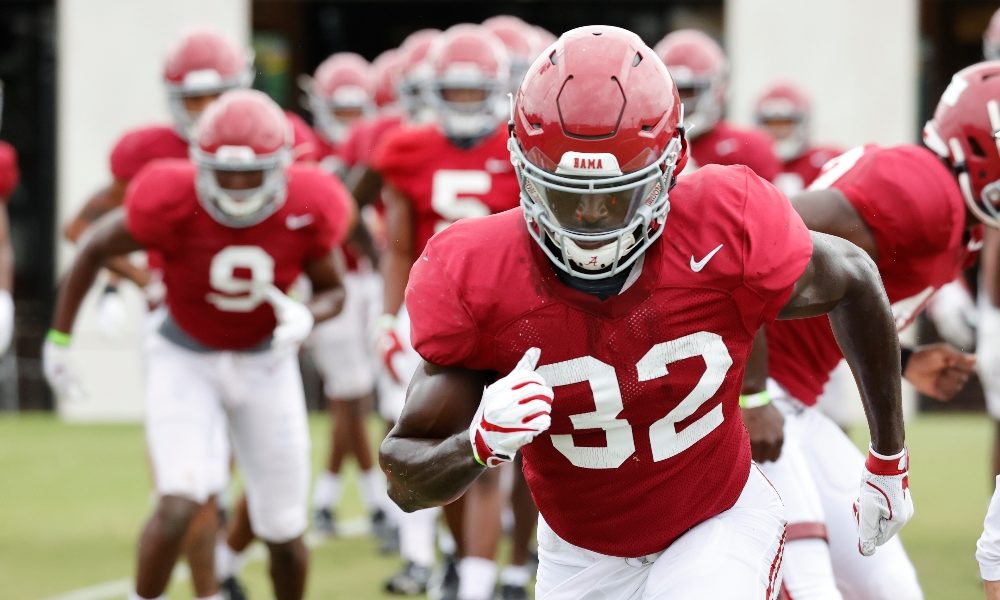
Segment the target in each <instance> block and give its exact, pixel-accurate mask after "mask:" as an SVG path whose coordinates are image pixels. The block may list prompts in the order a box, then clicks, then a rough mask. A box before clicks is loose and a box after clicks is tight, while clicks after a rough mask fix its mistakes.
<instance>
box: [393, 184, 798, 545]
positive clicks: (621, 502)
mask: <svg viewBox="0 0 1000 600" xmlns="http://www.w3.org/2000/svg"><path fill="white" fill-rule="evenodd" d="M670 203H671V208H670V213H669V216H668V218H667V221H666V230H665V231H664V233H663V236H662V237H661V238H660V239H659V240H658V241H657V242H656V243H655V244H653V246H652V247H650V248H649V249H648V250H647V251H646V253H645V255H644V257H643V258H642V259H640V262H639V263H637V265H638V266H637V267H635V272H634V273H633V276H634V275H635V274H636V273H637V274H638V276H637V278H635V279H634V281H633V282H632V283H631V284H630V285H629V284H627V285H626V287H625V289H624V290H623V291H622V292H621V293H620V294H618V295H616V296H613V297H611V298H609V299H608V300H605V301H602V300H600V299H599V298H597V297H596V296H592V295H588V294H585V293H582V292H579V291H577V290H575V289H572V288H570V287H569V286H567V285H565V284H563V283H562V282H561V280H560V279H559V278H558V277H557V276H556V274H555V271H554V268H553V267H552V266H551V265H550V264H549V262H548V261H547V260H546V258H545V256H544V254H543V253H542V251H541V249H540V248H539V247H538V246H537V244H536V243H535V242H534V241H533V240H532V239H531V238H530V237H529V236H528V232H527V231H526V227H525V224H524V217H523V215H522V212H521V210H520V209H514V210H511V211H507V212H504V213H501V214H499V215H495V216H492V217H486V218H483V219H473V220H468V221H463V222H460V223H456V224H455V225H453V226H452V227H450V228H449V229H448V230H446V231H444V232H443V233H441V234H439V235H438V236H436V237H435V238H434V239H432V240H431V241H430V243H429V244H428V245H427V248H426V249H425V250H424V253H423V255H422V256H421V257H420V258H419V259H418V260H417V262H416V264H415V265H414V267H413V270H412V272H411V274H410V283H409V287H408V289H407V294H406V306H407V309H408V310H409V314H410V318H411V333H412V340H413V347H414V348H415V349H416V350H417V352H418V353H419V354H420V355H421V356H422V357H423V358H424V359H425V360H428V361H430V362H433V363H436V364H440V365H448V366H459V367H464V368H467V369H474V370H488V371H495V372H497V373H499V374H505V373H507V372H509V371H510V370H511V369H512V368H513V367H514V365H515V364H516V363H517V361H518V359H519V358H520V357H521V356H522V355H523V354H524V352H525V351H526V350H528V349H529V348H531V347H533V346H537V347H538V348H540V349H541V358H540V361H539V367H538V372H539V373H540V374H541V375H542V376H543V377H544V379H545V381H546V382H547V383H548V385H550V386H552V387H553V389H554V391H555V399H554V401H553V404H552V426H551V428H550V429H549V430H548V431H547V432H546V433H544V434H542V435H540V436H538V437H537V438H536V439H535V440H534V441H533V442H532V443H530V444H528V445H527V446H525V447H524V448H523V449H522V450H523V454H524V472H525V476H526V479H527V482H528V485H529V487H530V489H531V492H532V495H533V496H534V498H535V502H536V504H537V505H538V508H539V510H540V511H541V513H542V515H543V516H544V517H545V520H546V522H548V524H549V525H550V526H551V527H552V529H553V530H554V531H555V532H556V533H557V534H559V535H560V536H561V537H562V538H563V539H565V540H567V541H569V542H571V543H573V544H576V545H578V546H581V547H583V548H587V549H590V550H593V551H596V552H600V553H603V554H608V555H612V556H625V557H629V556H642V555H645V554H650V553H654V552H659V551H661V550H663V549H664V548H666V547H667V546H669V545H670V544H671V543H672V542H673V541H674V540H675V539H677V538H678V537H679V536H681V535H682V534H683V533H684V532H685V531H687V530H688V529H690V528H691V527H693V526H694V525H696V524H698V523H700V522H701V521H704V520H705V519H707V518H710V517H712V516H714V515H717V514H719V513H721V512H723V511H725V510H727V509H729V508H730V507H732V506H733V504H734V503H735V502H736V500H737V499H738V497H739V495H740V493H741V491H742V490H743V487H744V485H745V484H746V481H747V477H748V474H749V469H750V446H749V441H748V438H747V433H746V429H745V428H744V427H743V423H742V421H741V419H740V413H739V405H738V404H739V402H738V398H739V393H740V390H741V387H742V380H743V371H744V365H745V362H746V358H747V355H748V354H749V351H750V346H751V343H752V340H753V337H754V332H756V331H757V329H758V328H759V327H760V326H761V325H762V324H765V323H767V322H769V321H771V320H773V319H774V318H775V316H776V315H777V313H778V311H779V310H780V309H781V307H782V306H783V305H784V304H785V302H787V299H788V298H789V297H790V295H791V290H792V288H793V286H794V284H795V281H796V280H797V279H798V278H799V276H800V275H801V274H802V273H803V271H804V270H805V267H806V265H807V264H808V262H809V260H810V257H811V254H812V242H811V238H810V236H809V232H808V231H807V230H806V228H805V226H804V225H803V224H802V221H801V220H800V219H799V218H798V215H796V214H795V212H794V211H793V210H792V208H791V206H790V205H789V203H788V201H787V200H786V199H785V197H784V196H783V195H781V194H780V192H778V191H777V190H776V189H775V188H774V187H772V186H771V185H770V184H768V183H766V182H765V181H763V180H762V179H760V178H758V177H757V176H755V175H754V174H753V172H752V171H750V170H749V169H748V168H746V167H744V166H732V167H720V166H707V167H704V168H702V169H700V170H699V171H697V172H695V173H692V174H690V175H683V176H681V178H680V180H679V182H678V184H677V185H676V186H675V187H674V189H673V190H672V191H671V194H670ZM630 279H633V278H630Z"/></svg>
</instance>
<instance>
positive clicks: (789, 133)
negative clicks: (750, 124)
mask: <svg viewBox="0 0 1000 600" xmlns="http://www.w3.org/2000/svg"><path fill="white" fill-rule="evenodd" d="M811 118H812V103H811V102H810V100H809V97H808V96H807V95H806V93H805V92H804V91H803V90H802V89H800V88H799V87H798V86H796V85H795V84H793V83H791V82H787V81H782V82H776V83H774V84H772V85H770V86H769V87H768V88H767V89H765V90H764V92H762V93H761V95H760V98H759V99H758V100H757V105H756V106H755V108H754V121H756V123H757V125H758V126H759V127H760V128H761V129H763V130H764V131H765V132H767V134H768V135H770V136H771V140H772V141H773V144H774V153H775V155H776V156H777V157H778V159H779V160H780V161H781V172H780V173H779V174H778V175H777V176H776V177H775V178H774V185H775V186H777V188H778V189H779V190H781V191H783V192H785V194H788V195H791V194H795V193H798V192H801V191H802V190H804V189H805V188H806V187H808V186H809V184H810V183H812V182H813V179H816V176H817V175H819V172H820V169H822V168H823V165H825V164H826V162H827V161H828V160H830V159H831V158H834V157H836V156H838V155H840V154H841V153H842V152H843V149H841V148H834V147H831V146H816V145H813V143H812V136H811V135H810V128H809V123H810V121H811Z"/></svg>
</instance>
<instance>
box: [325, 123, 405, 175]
mask: <svg viewBox="0 0 1000 600" xmlns="http://www.w3.org/2000/svg"><path fill="white" fill-rule="evenodd" d="M402 124H403V116H402V115H401V114H399V113H393V112H390V113H386V114H381V115H379V116H377V117H375V118H373V119H365V120H363V121H360V122H359V123H357V124H356V125H354V126H353V127H351V130H350V131H349V132H348V134H347V139H346V140H344V143H343V145H342V146H341V148H340V157H341V160H343V161H344V162H345V163H347V164H349V165H351V166H353V165H371V164H372V157H373V156H374V155H375V149H376V148H377V147H378V145H379V143H380V142H381V141H382V139H383V138H384V137H385V136H386V135H388V134H390V133H391V132H393V131H395V130H396V129H397V128H398V127H400V126H401V125H402Z"/></svg>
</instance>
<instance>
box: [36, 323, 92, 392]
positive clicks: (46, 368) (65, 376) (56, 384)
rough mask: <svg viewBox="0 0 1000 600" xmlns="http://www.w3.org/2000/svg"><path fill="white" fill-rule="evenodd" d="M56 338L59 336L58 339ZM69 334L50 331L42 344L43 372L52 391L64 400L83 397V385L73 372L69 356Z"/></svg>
mask: <svg viewBox="0 0 1000 600" xmlns="http://www.w3.org/2000/svg"><path fill="white" fill-rule="evenodd" d="M54 338H59V339H58V341H56V340H55V339H54ZM69 341H70V338H69V335H67V334H59V333H53V332H51V331H50V332H49V336H48V338H47V339H46V340H45V344H44V345H43V346H42V372H43V373H44V374H45V380H46V381H48V383H49V386H50V387H51V388H52V391H53V392H55V394H56V396H57V397H58V398H59V399H60V400H62V401H66V400H69V401H77V400H80V399H82V398H83V396H84V393H83V387H82V386H81V385H80V381H79V380H78V379H77V378H76V373H74V372H73V367H72V365H71V363H70V358H69V348H70V346H69Z"/></svg>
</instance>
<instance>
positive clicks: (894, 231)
mask: <svg viewBox="0 0 1000 600" xmlns="http://www.w3.org/2000/svg"><path fill="white" fill-rule="evenodd" d="M998 76H1000V62H985V63H979V64H977V65H974V66H972V67H969V68H967V69H964V70H962V71H960V72H959V73H957V74H956V75H955V76H954V78H953V79H952V82H951V84H950V85H949V86H948V88H947V89H946V90H945V92H944V94H943V95H942V96H941V100H940V102H939V103H938V106H937V109H936V110H935V113H934V117H933V118H932V119H931V120H930V121H928V123H927V125H926V126H925V128H924V146H918V145H902V146H895V147H889V148H886V147H880V146H876V145H866V146H860V147H857V148H854V149H852V150H849V151H848V152H846V153H845V154H843V155H841V156H840V157H838V158H836V159H834V160H833V161H831V162H830V163H828V164H827V166H826V167H825V168H824V170H823V172H822V173H821V174H820V176H819V177H818V178H817V179H816V181H814V182H813V184H812V186H811V188H810V190H808V191H806V192H804V193H802V194H800V195H798V196H796V197H795V198H793V200H792V203H793V205H794V206H795V209H796V210H797V211H798V213H799V214H800V215H801V216H802V218H803V220H804V221H805V223H806V225H807V226H808V227H810V228H811V229H813V230H814V231H822V232H825V233H827V234H831V235H836V236H838V237H842V238H844V239H847V240H849V241H851V242H852V243H854V244H856V245H857V246H858V247H859V248H861V249H862V250H864V251H865V252H867V253H868V254H869V255H870V256H871V257H872V259H873V260H874V261H875V262H876V264H877V266H878V268H879V271H880V273H881V276H882V281H883V283H884V286H885V290H886V292H887V294H888V297H889V300H890V301H891V302H892V303H893V312H894V315H895V319H896V324H897V326H898V327H899V328H900V329H902V328H904V327H906V326H907V325H909V324H910V323H911V322H912V321H913V320H914V319H915V318H916V316H917V315H918V314H919V313H920V311H921V310H922V309H923V308H924V306H925V305H926V304H927V302H928V301H929V300H930V298H931V297H932V296H933V295H934V294H935V292H936V290H937V289H939V288H941V287H942V286H944V285H946V284H948V283H949V282H951V281H952V280H954V279H955V277H956V276H957V275H958V274H959V273H960V272H961V270H962V269H963V268H964V267H965V266H967V265H968V264H969V262H970V260H971V259H972V258H974V256H975V253H976V251H977V250H978V249H979V248H980V246H981V244H982V242H981V234H982V225H983V224H986V225H990V226H993V227H995V226H996V225H997V224H998V220H997V217H998V216H1000V209H998V206H1000V192H998V190H1000V148H998V146H997V141H996V140H995V139H994V132H996V131H997V130H1000V103H998V101H997V100H996V98H997V97H1000V78H998ZM900 199H905V205H900ZM766 338H767V362H768V369H767V370H768V374H769V376H770V378H771V381H770V382H769V383H768V387H769V390H770V394H769V397H770V400H771V401H772V403H773V404H772V405H769V406H774V405H776V406H777V408H778V409H779V410H780V411H781V413H782V414H783V415H784V449H783V451H782V452H781V458H780V459H779V460H778V461H777V462H774V463H767V464H765V465H764V469H765V472H766V473H767V474H768V477H769V478H771V480H772V481H773V482H774V484H775V486H776V487H777V488H778V490H779V491H780V492H781V494H782V498H783V499H784V500H785V503H786V505H787V506H788V509H789V543H788V547H787V549H786V552H785V556H786V561H787V568H786V579H785V580H786V583H787V584H788V587H789V591H790V594H791V596H792V597H793V598H799V597H813V596H811V595H810V594H811V593H822V590H827V593H831V594H832V593H837V590H838V588H839V591H840V593H842V594H843V595H844V597H850V598H873V599H881V598H908V599H909V598H920V597H922V595H921V591H920V586H919V583H918V581H917V578H916V574H915V573H914V569H913V566H912V565H911V564H910V561H909V559H908V558H907V556H906V553H905V551H904V550H903V547H902V544H901V543H900V542H899V541H898V540H892V541H890V542H889V543H888V544H887V545H886V547H885V548H883V549H882V550H881V551H879V553H878V554H876V555H875V557H874V558H864V557H862V556H861V555H860V554H859V553H858V552H857V548H856V546H855V539H854V536H853V530H854V527H855V518H854V517H853V516H852V515H850V514H848V513H845V511H844V510H843V506H842V503H843V502H846V501H847V499H848V497H849V496H850V495H851V493H852V492H853V490H851V489H850V486H849V485H848V483H847V480H848V479H849V478H850V476H851V474H852V473H855V472H856V470H857V469H858V468H859V467H860V466H861V464H862V463H863V462H864V459H863V457H862V456H861V455H860V453H858V452H857V450H856V449H855V448H854V446H853V445H852V444H851V442H850V440H849V439H848V438H847V437H846V436H845V435H844V434H843V433H842V432H841V431H840V429H839V428H837V427H836V426H835V425H834V424H833V423H832V422H831V421H830V420H829V419H827V418H826V417H825V416H823V415H822V414H821V413H820V411H818V410H816V409H814V408H813V406H814V405H815V404H816V400H817V397H818V396H820V395H821V394H822V393H823V388H824V384H825V383H826V381H827V379H828V375H829V372H830V371H831V370H832V369H833V368H834V367H835V366H836V365H837V363H838V361H839V360H840V358H841V352H840V350H839V349H838V348H837V340H836V339H835V338H834V332H833V331H831V329H830V325H829V323H827V322H826V320H825V319H805V320H801V321H795V322H787V323H786V322H780V323H774V324H772V325H771V326H770V327H768V329H767V334H766ZM904 358H905V361H904V365H903V374H904V375H905V376H906V378H907V379H908V380H909V381H910V382H911V383H913V384H914V385H915V386H916V387H917V389H918V390H920V391H921V392H923V393H925V394H927V395H930V396H933V397H937V398H949V397H951V396H953V395H954V394H955V393H957V392H958V391H959V390H960V389H961V387H962V386H963V385H964V384H965V381H966V379H967V378H968V376H969V374H970V372H971V370H972V369H973V365H974V362H975V360H974V358H973V357H971V356H967V355H964V354H962V353H961V352H958V351H957V350H955V349H953V348H950V347H948V346H945V345H933V346H927V347H919V348H916V349H913V350H912V351H906V352H905V353H904ZM765 399H766V398H765ZM764 408H765V407H761V409H764ZM772 410H773V409H772ZM748 426H751V424H750V423H748ZM751 435H753V432H751ZM869 460H870V459H869ZM862 526H863V529H864V528H868V529H870V528H871V527H872V526H873V524H871V523H866V522H865V519H864V515H863V513H862ZM793 531H795V533H794V535H793ZM793 538H801V539H798V540H795V541H793ZM861 550H862V552H863V553H864V554H869V553H870V552H871V551H873V550H874V548H872V547H864V546H862V548H861ZM824 597H826V596H824Z"/></svg>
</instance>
